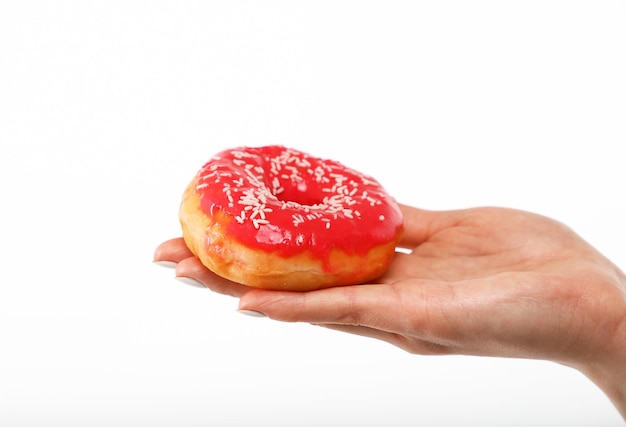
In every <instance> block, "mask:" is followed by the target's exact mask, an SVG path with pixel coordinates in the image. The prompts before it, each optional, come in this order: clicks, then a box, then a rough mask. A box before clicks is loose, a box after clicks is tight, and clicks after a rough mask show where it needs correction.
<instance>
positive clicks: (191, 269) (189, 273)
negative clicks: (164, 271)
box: [176, 256, 250, 297]
mask: <svg viewBox="0 0 626 427" xmlns="http://www.w3.org/2000/svg"><path fill="white" fill-rule="evenodd" d="M176 277H186V278H189V279H193V280H196V281H197V282H200V283H202V284H203V285H204V286H205V287H207V288H209V289H211V290H212V291H214V292H217V293H220V294H223V295H230V296H233V297H240V296H241V295H243V294H244V293H245V292H247V291H249V290H250V287H248V286H244V285H241V284H239V283H235V282H232V281H230V280H227V279H224V278H223V277H221V276H218V275H217V274H215V273H213V272H212V271H211V270H209V269H208V268H206V267H205V266H204V265H203V264H202V263H201V262H200V260H199V259H198V258H196V257H193V256H192V257H188V258H185V259H184V260H181V261H180V262H179V263H178V265H177V266H176Z"/></svg>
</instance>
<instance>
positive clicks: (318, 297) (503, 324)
mask: <svg viewBox="0 0 626 427" xmlns="http://www.w3.org/2000/svg"><path fill="white" fill-rule="evenodd" d="M401 208H402V210H403V214H404V221H405V231H404V237H403V240H402V242H401V245H402V247H403V248H404V250H403V251H402V252H398V253H396V256H395V258H394V260H393V262H392V264H391V266H390V267H389V269H388V270H387V272H386V273H385V274H384V275H383V276H382V277H381V278H380V279H379V280H378V281H377V283H372V284H364V285H356V286H344V287H337V288H330V289H324V290H318V291H311V292H283V291H280V292H279V291H268V290H261V289H252V288H249V287H247V286H244V285H240V284H237V283H233V282H230V281H228V280H225V279H222V278H220V277H218V276H216V275H215V274H213V273H212V272H210V271H209V270H207V269H206V268H205V267H204V266H203V265H202V264H201V263H200V262H199V260H198V259H197V258H195V257H194V256H193V255H192V254H191V253H190V252H189V250H188V249H187V248H186V246H185V244H184V242H183V240H182V239H181V238H178V239H172V240H169V241H167V242H164V243H162V244H161V245H160V246H159V247H158V248H157V250H156V252H155V258H154V259H155V261H157V262H159V261H171V262H175V263H177V266H176V275H177V276H179V277H186V278H190V279H193V280H196V281H198V282H200V283H202V284H203V285H204V286H206V287H207V288H209V289H212V290H213V291H216V292H219V293H222V294H227V295H232V296H234V297H237V298H239V299H240V301H239V309H240V310H249V311H254V312H258V313H262V314H264V315H266V316H267V317H269V318H271V319H275V320H280V321H286V322H308V323H312V324H316V325H321V326H324V327H327V328H330V329H335V330H339V331H343V332H348V333H352V334H357V335H362V336H366V337H371V338H376V339H380V340H384V341H386V342H389V343H391V344H393V345H395V346H397V347H400V348H402V349H404V350H406V351H408V352H411V353H415V354H466V355H482V356H495V357H517V358H534V359H543V360H550V361H554V362H557V363H561V364H564V365H567V366H570V367H573V368H575V369H578V370H580V371H581V372H582V373H583V374H584V375H586V376H587V377H588V378H589V379H590V380H591V381H593V382H594V383H595V384H597V386H598V387H600V388H601V389H602V390H603V391H604V392H605V393H606V395H607V396H608V397H609V398H610V399H611V401H612V402H613V403H614V405H615V407H616V408H617V409H618V411H620V413H621V415H622V416H623V417H624V418H625V419H626V275H624V273H623V272H622V271H620V269H619V268H617V267H616V266H615V265H614V264H612V263H611V262H610V261H609V260H608V259H606V258H605V257H604V256H603V255H602V254H601V253H599V252H598V251H597V250H595V249H594V248H593V247H591V246H590V245H589V244H588V243H587V242H585V241H584V240H583V239H581V238H580V237H579V236H578V235H577V234H576V233H574V232H573V231H572V230H571V229H569V228H568V227H566V226H565V225H563V224H561V223H559V222H557V221H554V220H552V219H549V218H546V217H543V216H540V215H537V214H533V213H529V212H524V211H519V210H513V209H504V208H474V209H465V210H454V211H444V212H442V211H439V212H435V211H426V210H422V209H417V208H413V207H409V206H401Z"/></svg>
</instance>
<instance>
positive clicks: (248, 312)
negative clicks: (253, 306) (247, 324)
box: [237, 310, 267, 317]
mask: <svg viewBox="0 0 626 427" xmlns="http://www.w3.org/2000/svg"><path fill="white" fill-rule="evenodd" d="M237 312H239V313H241V314H245V315H246V316H250V317H267V316H266V315H265V314H263V313H261V312H260V311H254V310H237Z"/></svg>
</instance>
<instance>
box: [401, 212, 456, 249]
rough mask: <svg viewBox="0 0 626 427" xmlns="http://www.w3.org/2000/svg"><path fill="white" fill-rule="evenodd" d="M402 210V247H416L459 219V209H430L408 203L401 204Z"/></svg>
mask: <svg viewBox="0 0 626 427" xmlns="http://www.w3.org/2000/svg"><path fill="white" fill-rule="evenodd" d="M400 210H401V211H402V216H403V221H404V233H403V235H402V240H401V242H400V247H402V248H414V247H415V246H418V245H419V244H421V243H423V242H425V241H426V240H428V239H429V238H430V237H431V236H432V235H433V234H435V233H437V232H438V231H440V230H442V229H444V228H447V227H450V226H452V225H454V224H455V223H456V222H457V221H458V212H459V211H429V210H425V209H419V208H415V207H412V206H407V205H400Z"/></svg>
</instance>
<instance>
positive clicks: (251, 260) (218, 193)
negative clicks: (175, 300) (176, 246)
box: [179, 145, 402, 291]
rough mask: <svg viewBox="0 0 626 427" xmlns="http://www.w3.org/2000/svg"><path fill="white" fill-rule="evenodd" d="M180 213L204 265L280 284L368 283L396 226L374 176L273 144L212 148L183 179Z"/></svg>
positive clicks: (387, 253)
mask: <svg viewBox="0 0 626 427" xmlns="http://www.w3.org/2000/svg"><path fill="white" fill-rule="evenodd" d="M179 216H180V222H181V225H182V229H183V237H184V239H185V243H186V244H187V246H188V247H189V249H190V250H191V251H192V252H193V253H194V255H196V256H197V257H198V258H199V259H200V260H201V262H202V263H203V264H204V265H205V266H206V267H207V268H209V269H210V270H212V271H213V272H215V273H216V274H218V275H220V276H222V277H225V278H227V279H230V280H232V281H235V282H238V283H243V284H245V285H248V286H252V287H257V288H265V289H277V290H298V291H305V290H313V289H320V288H327V287H331V286H341V285H349V284H359V283H364V282H367V281H370V280H373V279H375V278H377V277H378V276H380V275H381V274H382V273H383V272H384V271H385V270H386V269H387V267H388V266H389V263H390V262H391V259H392V258H393V256H394V252H395V247H396V245H397V243H398V242H399V240H400V237H401V233H402V214H401V212H400V208H399V207H398V205H397V203H396V202H395V200H394V199H393V198H392V197H391V196H390V195H388V194H387V193H386V192H385V190H384V189H383V188H382V187H381V185H380V184H379V183H378V182H377V181H376V180H374V179H373V178H371V177H369V176H367V175H364V174H362V173H360V172H357V171H355V170H353V169H350V168H347V167H345V166H343V165H342V164H340V163H338V162H336V161H332V160H323V159H319V158H315V157H312V156H310V155H308V154H306V153H303V152H300V151H297V150H293V149H289V148H285V147H282V146H276V145H274V146H267V147H256V148H253V147H240V148H235V149H231V150H226V151H222V152H221V153H218V154H217V155H215V156H214V157H213V158H212V159H211V160H209V161H208V162H207V163H206V164H205V165H204V166H203V167H202V169H200V171H199V172H198V173H197V174H196V176H195V177H194V178H193V180H192V181H191V182H190V183H189V185H188V186H187V188H186V190H185V193H184V195H183V200H182V203H181V206H180V215H179Z"/></svg>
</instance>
